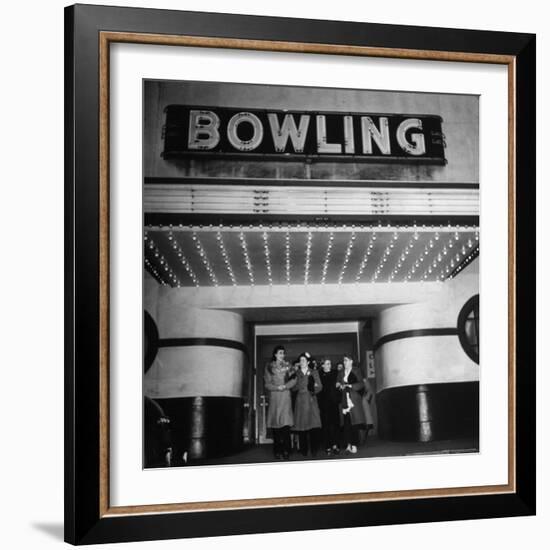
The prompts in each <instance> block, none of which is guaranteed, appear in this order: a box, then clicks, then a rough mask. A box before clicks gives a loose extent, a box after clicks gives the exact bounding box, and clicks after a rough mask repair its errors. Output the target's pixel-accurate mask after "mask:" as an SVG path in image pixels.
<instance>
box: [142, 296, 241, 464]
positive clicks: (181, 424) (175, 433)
mask: <svg viewBox="0 0 550 550" xmlns="http://www.w3.org/2000/svg"><path fill="white" fill-rule="evenodd" d="M157 324H158V334H159V336H158V338H159V339H158V353H157V355H156V358H155V361H154V362H153V365H152V366H151V368H150V369H149V370H148V371H147V373H146V374H145V380H144V391H145V395H147V396H148V397H151V398H153V399H155V400H156V401H157V402H158V403H159V404H160V405H161V406H162V408H163V409H164V411H165V413H166V415H167V416H168V417H169V418H170V420H171V431H172V440H173V443H174V447H175V453H176V458H178V459H181V457H182V456H183V453H187V457H188V459H204V458H209V457H212V456H222V455H226V454H230V453H233V452H235V451H238V450H239V449H240V448H241V446H242V433H243V403H244V399H243V382H244V376H245V368H246V347H245V345H244V338H243V319H242V317H241V315H239V314H237V313H233V312H228V311H220V310H214V309H196V308H189V307H185V306H181V305H179V304H178V303H177V301H176V302H174V301H172V300H169V299H166V297H165V299H164V300H161V301H160V302H159V305H158V310H157Z"/></svg>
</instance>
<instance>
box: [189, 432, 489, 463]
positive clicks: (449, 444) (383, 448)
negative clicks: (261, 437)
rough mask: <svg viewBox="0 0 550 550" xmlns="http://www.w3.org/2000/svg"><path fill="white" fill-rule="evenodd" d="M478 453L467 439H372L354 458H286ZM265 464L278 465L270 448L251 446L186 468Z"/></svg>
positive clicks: (296, 458)
mask: <svg viewBox="0 0 550 550" xmlns="http://www.w3.org/2000/svg"><path fill="white" fill-rule="evenodd" d="M478 451H479V445H478V441H474V440H471V439H469V440H467V439H453V440H441V441H431V442H429V443H419V442H414V441H413V442H410V441H409V442H396V441H382V440H379V439H377V438H376V437H375V436H369V438H368V439H367V441H366V443H363V444H362V445H360V446H359V447H358V450H357V454H355V455H350V454H345V453H340V454H339V455H329V456H327V455H326V454H325V452H324V451H320V452H319V453H318V454H317V456H316V457H315V458H313V457H311V456H308V457H307V458H304V457H303V456H302V455H301V454H300V453H297V452H295V453H293V454H292V455H291V456H290V459H289V460H290V461H291V462H296V461H303V460H341V459H345V460H348V459H352V458H374V457H391V456H414V455H430V454H451V453H476V452H478ZM265 462H280V461H279V460H276V459H275V458H274V456H273V447H272V445H254V446H250V447H247V448H245V449H244V450H242V451H241V452H239V453H236V454H233V455H231V456H226V457H220V458H211V459H207V460H200V461H193V462H190V463H189V465H196V466H198V465H214V464H258V463H265Z"/></svg>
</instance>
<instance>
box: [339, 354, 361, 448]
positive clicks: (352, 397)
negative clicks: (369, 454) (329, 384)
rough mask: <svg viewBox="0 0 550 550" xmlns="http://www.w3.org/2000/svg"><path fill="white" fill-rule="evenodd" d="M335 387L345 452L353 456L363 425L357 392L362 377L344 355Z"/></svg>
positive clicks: (347, 356) (350, 359)
mask: <svg viewBox="0 0 550 550" xmlns="http://www.w3.org/2000/svg"><path fill="white" fill-rule="evenodd" d="M336 387H337V388H338V389H339V390H340V392H341V400H340V424H341V426H342V440H343V444H344V445H346V449H345V450H346V452H347V453H352V454H355V453H356V452H357V445H358V443H359V426H361V425H363V424H365V412H364V411H363V403H362V399H361V395H360V394H359V392H360V391H361V390H362V389H363V387H364V384H363V377H362V376H361V373H360V372H359V369H357V368H356V367H354V366H353V359H352V358H351V356H349V355H344V368H343V369H342V370H340V371H338V378H337V380H336Z"/></svg>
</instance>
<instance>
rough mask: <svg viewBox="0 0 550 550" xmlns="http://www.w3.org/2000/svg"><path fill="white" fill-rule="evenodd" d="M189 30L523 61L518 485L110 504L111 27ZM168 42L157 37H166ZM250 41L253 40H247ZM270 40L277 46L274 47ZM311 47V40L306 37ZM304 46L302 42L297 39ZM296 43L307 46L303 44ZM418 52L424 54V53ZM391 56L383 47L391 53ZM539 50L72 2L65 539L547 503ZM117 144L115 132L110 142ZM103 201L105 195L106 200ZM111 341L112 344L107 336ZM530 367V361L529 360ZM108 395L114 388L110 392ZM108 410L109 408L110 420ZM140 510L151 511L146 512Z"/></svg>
mask: <svg viewBox="0 0 550 550" xmlns="http://www.w3.org/2000/svg"><path fill="white" fill-rule="evenodd" d="M104 31H109V32H117V33H138V34H145V35H149V37H151V36H160V37H162V36H173V35H185V36H191V37H214V38H217V39H231V40H244V41H254V42H255V43H256V44H258V42H266V41H267V42H272V41H273V42H278V43H292V44H293V45H294V46H295V48H296V47H301V46H307V45H313V44H323V45H327V44H329V45H334V46H342V47H353V48H374V49H380V48H384V49H386V50H387V51H392V50H395V51H397V50H399V51H405V52H409V53H410V56H411V57H416V58H422V57H423V55H424V54H422V53H421V52H432V53H433V52H447V54H449V56H450V58H452V54H454V53H462V54H474V55H478V56H480V59H481V58H482V57H483V56H484V55H499V56H503V57H506V58H507V59H508V60H509V62H508V66H509V68H510V70H512V71H513V74H514V81H513V87H512V88H511V90H513V94H514V96H513V101H512V102H511V105H513V106H514V107H513V108H514V109H515V111H513V112H512V114H511V117H512V123H513V124H512V126H511V127H513V135H511V137H512V140H511V143H512V145H511V147H512V148H513V150H512V153H513V154H512V158H513V159H514V162H513V163H512V166H511V168H510V170H511V172H510V178H511V180H514V181H515V182H516V184H515V188H514V194H513V197H512V198H511V200H512V201H513V203H514V207H515V219H514V227H513V235H514V237H515V249H514V250H513V253H514V256H513V257H514V259H515V260H514V265H513V281H514V286H513V288H512V290H511V295H510V304H511V308H512V309H511V312H512V314H513V317H514V318H515V325H514V327H513V332H512V333H511V334H512V335H513V336H514V338H513V339H514V341H515V364H516V365H517V366H518V368H517V369H514V373H515V377H514V379H513V381H512V386H513V390H514V392H515V393H514V395H515V403H514V407H513V409H512V410H511V414H513V419H512V424H513V425H514V429H515V432H514V433H515V447H514V451H515V453H514V456H513V457H511V458H513V461H512V462H513V463H514V465H515V469H514V471H512V472H511V477H512V478H513V481H514V483H513V487H512V485H510V490H509V491H508V492H502V493H498V494H478V495H475V494H472V495H460V496H455V495H452V494H449V496H445V495H444V494H442V495H439V496H438V497H437V498H434V497H433V496H427V497H425V498H423V497H422V496H421V495H420V496H419V495H416V496H415V498H401V499H395V500H394V499H388V500H382V501H367V502H362V501H354V502H345V503H333V504H326V503H319V504H316V505H315V511H314V513H312V508H311V505H310V504H309V505H305V504H303V505H299V504H292V505H287V506H272V507H257V508H256V507H252V508H247V507H243V508H236V509H226V510H222V509H213V510H208V511H181V512H171V511H170V512H165V513H162V512H158V513H155V514H143V513H126V514H120V515H117V514H112V513H109V509H108V503H107V506H106V505H105V496H104V495H103V496H102V495H101V489H100V487H101V483H102V482H104V481H105V480H104V479H102V475H104V474H102V469H101V465H102V463H104V461H105V460H106V453H107V451H108V446H107V447H106V446H105V445H104V444H102V440H101V429H100V425H101V421H100V419H101V411H102V410H104V407H105V399H108V395H106V394H105V391H103V393H102V388H103V390H105V386H104V384H105V380H104V379H103V378H102V376H101V371H100V365H101V364H104V363H105V362H108V350H107V346H106V343H107V342H108V332H105V331H106V328H105V326H104V325H102V323H101V319H102V318H104V317H102V316H105V315H107V314H108V304H107V312H106V311H105V307H106V305H105V302H104V301H102V299H101V288H102V285H105V284H106V281H108V271H107V272H106V273H105V272H104V271H102V266H104V265H105V262H107V263H108V239H107V240H105V239H106V235H107V234H108V233H105V231H106V229H105V227H104V226H103V225H102V220H103V221H104V220H105V218H104V215H105V212H103V214H102V208H103V206H104V203H102V200H105V199H104V198H103V199H102V196H101V190H100V180H101V177H102V170H103V171H104V170H105V165H102V164H101V162H100V160H101V159H100V156H101V143H102V140H103V144H105V139H106V138H105V136H101V135H100V134H101V128H102V126H101V124H100V117H101V116H102V112H101V109H100V102H101V90H100V76H101V70H100V69H101V48H100V46H101V33H102V32H104ZM153 43H154V40H153ZM243 47H246V46H243ZM260 49H262V48H260ZM266 49H269V48H266ZM306 49H307V48H306ZM291 51H292V50H291ZM294 51H295V50H294ZM414 52H420V53H417V54H416V56H415V53H414ZM380 55H381V54H380ZM535 61H536V38H535V36H534V35H532V34H521V33H507V32H506V33H505V32H493V31H473V30H459V29H442V28H428V27H413V26H402V25H385V24H373V23H352V22H335V21H320V20H303V19H287V18H275V17H258V16H247V15H227V14H214V13H198V12H183V11H168V10H157V9H139V8H119V7H105V6H93V5H75V6H70V7H67V8H66V9H65V75H66V82H65V136H66V137H65V227H66V233H65V540H66V541H67V542H69V543H72V544H93V543H106V542H124V541H126V542H127V541H142V540H143V541H145V540H155V539H171V538H183V537H204V536H219V535H229V534H245V533H258V532H275V531H297V530H306V529H330V528H342V527H355V526H366V525H384V524H398V523H416V522H434V521H447V520H461V519H480V518H493V517H503V516H525V515H533V514H535V471H536V468H535V455H536V442H535V433H536V429H535V407H536V403H535V315H534V312H535V242H536V241H535V188H534V182H535V135H536V126H535ZM107 143H108V141H107ZM102 204H103V206H102ZM99 342H103V345H102V346H100V345H99ZM519 367H520V368H519ZM101 396H103V397H101ZM103 420H104V419H103ZM137 512H139V511H137Z"/></svg>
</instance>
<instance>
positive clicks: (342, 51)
mask: <svg viewBox="0 0 550 550" xmlns="http://www.w3.org/2000/svg"><path fill="white" fill-rule="evenodd" d="M112 42H120V43H135V44H156V45H168V46H189V47H205V48H227V49H247V50H257V51H278V52H293V53H317V54H332V55H353V56H365V57H391V58H397V59H423V60H432V61H458V62H470V63H472V62H474V63H495V64H504V65H507V67H508V285H509V292H508V314H509V322H508V337H509V341H508V412H509V414H508V483H507V484H506V485H491V486H478V487H457V488H440V489H420V490H406V491H383V492H371V493H348V494H336V495H315V496H300V497H277V498H261V499H244V500H226V501H213V502H190V503H172V504H150V505H139V506H117V507H111V506H110V500H109V116H110V115H109V113H110V110H109V107H110V105H109V83H110V70H109V67H110V63H109V61H110V55H109V54H110V44H111V43H112ZM515 64H516V58H515V56H512V55H500V54H487V53H468V52H446V51H431V50H415V49H403V48H380V47H370V46H349V45H337V44H314V43H301V42H280V41H268V40H265V41H264V40H249V39H235V38H217V37H206V36H205V37H202V36H186V35H161V34H148V33H127V32H112V31H101V32H99V65H100V66H99V95H100V97H99V121H100V124H99V156H100V158H99V286H100V288H99V302H100V303H99V312H100V327H99V343H98V344H99V357H100V364H99V376H100V380H99V391H100V395H99V408H100V410H99V435H100V447H99V516H100V517H106V516H108V517H113V516H121V515H138V514H154V513H169V512H170V513H176V512H198V511H207V510H231V509H246V508H264V507H276V506H277V507H278V506H299V505H321V504H343V503H352V502H376V501H384V500H403V499H419V498H427V497H434V498H442V497H449V496H468V495H470V496H472V495H479V496H481V495H488V494H504V493H514V492H515V491H516V463H515V457H516V437H515V435H516V422H515V413H516V382H515V374H516V340H515V326H516V319H515V305H516V304H515V292H514V289H515V284H516V272H515V270H516V248H515V246H516V243H515V223H516V212H515V197H516V175H515V153H516V149H515V129H516V124H515V112H516V105H515V95H516V94H515V90H516V70H515ZM510 289H511V290H512V292H510Z"/></svg>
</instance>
